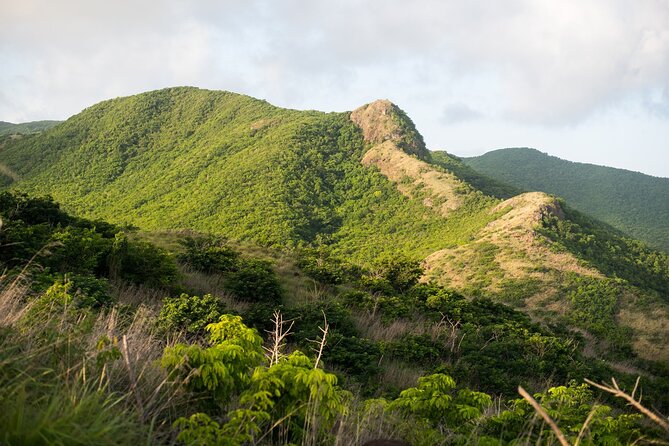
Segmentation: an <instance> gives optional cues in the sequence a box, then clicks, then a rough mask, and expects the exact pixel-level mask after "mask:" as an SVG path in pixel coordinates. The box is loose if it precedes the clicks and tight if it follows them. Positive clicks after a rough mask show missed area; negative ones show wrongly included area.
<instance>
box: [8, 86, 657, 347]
mask: <svg viewBox="0 0 669 446" xmlns="http://www.w3.org/2000/svg"><path fill="white" fill-rule="evenodd" d="M0 166H2V170H0V172H2V174H3V175H2V178H3V181H4V184H5V185H6V186H8V187H10V188H11V189H15V190H22V191H25V192H28V193H30V194H32V195H34V194H37V195H40V194H50V195H52V196H53V197H54V198H55V199H56V200H57V201H58V202H60V203H62V204H63V207H64V208H65V209H66V210H67V211H69V212H72V213H74V214H75V215H77V216H80V217H85V218H90V219H103V220H106V221H109V222H111V223H115V224H119V225H125V224H130V225H134V226H138V227H140V228H142V229H143V230H144V231H150V232H151V231H154V232H155V231H164V230H172V231H174V230H196V231H200V232H204V233H211V234H217V235H221V236H224V237H226V238H228V239H229V240H235V241H241V242H252V243H255V244H260V245H263V246H272V247H277V248H280V249H288V250H292V249H301V248H305V247H306V248H318V249H322V250H325V251H327V252H328V253H329V255H333V256H337V257H340V258H344V259H346V260H347V261H350V262H353V263H356V264H358V265H361V266H363V267H368V266H370V265H372V264H374V263H375V262H377V261H378V260H379V259H380V258H383V257H386V258H388V257H398V256H404V257H407V258H410V259H415V260H419V261H422V262H423V265H424V267H425V275H424V277H423V279H424V280H433V281H435V282H436V283H439V284H441V285H444V286H447V287H449V288H451V289H454V290H457V291H458V292H460V293H463V294H465V295H467V296H469V297H475V296H490V297H495V298H496V299H497V300H500V301H503V302H508V303H511V304H513V305H515V306H518V307H524V308H525V310H526V311H527V312H528V313H529V314H531V315H532V316H533V317H535V318H536V319H537V320H543V321H550V320H555V319H556V318H558V319H560V320H564V321H566V323H568V324H571V325H572V326H576V327H579V329H583V330H587V331H589V332H592V333H594V335H595V337H596V338H597V339H599V340H601V341H602V342H599V343H598V344H597V345H596V346H593V349H594V350H596V351H600V353H598V354H604V353H603V352H605V351H608V352H609V353H611V354H616V353H615V351H619V350H620V348H621V346H628V347H629V349H633V350H635V351H636V352H638V354H639V355H642V356H644V357H647V358H649V359H657V358H662V359H667V360H669V356H667V355H669V350H668V349H666V348H665V347H666V345H669V331H668V330H666V321H669V305H668V303H669V260H668V259H667V256H666V255H663V254H659V253H656V252H654V251H652V250H650V249H648V248H647V247H645V246H643V245H642V244H639V243H637V242H635V241H633V240H629V239H626V238H624V237H622V236H621V234H618V233H615V232H612V231H611V230H609V229H607V228H604V227H602V226H601V224H598V223H596V222H592V221H590V220H589V219H588V218H587V217H584V216H583V215H581V214H579V213H578V212H576V211H572V210H570V208H569V207H568V206H566V205H565V204H564V203H561V202H559V201H558V200H556V199H555V198H553V197H551V196H549V195H547V194H545V193H542V192H531V193H524V194H515V193H514V190H513V189H512V188H509V187H507V186H504V185H503V184H501V183H500V182H497V181H494V180H489V179H487V178H485V177H484V176H482V175H480V174H478V173H477V172H476V171H475V170H472V169H471V168H469V167H467V166H466V165H464V164H463V163H462V162H461V161H460V160H459V159H457V158H454V157H450V156H448V155H447V154H444V153H431V152H429V151H428V150H427V149H426V147H425V144H424V142H423V139H422V137H421V136H420V134H419V133H418V132H417V130H416V128H415V127H414V125H413V123H412V122H411V120H410V119H409V118H408V117H407V116H406V114H404V112H402V110H400V109H399V108H398V107H397V106H396V105H394V104H392V103H391V102H389V101H385V100H379V101H375V102H373V103H371V104H367V105H364V106H362V107H360V108H358V109H356V110H354V111H352V112H345V113H323V112H317V111H297V110H286V109H281V108H278V107H275V106H272V105H270V104H268V103H267V102H265V101H261V100H257V99H253V98H250V97H247V96H243V95H238V94H234V93H229V92H220V91H207V90H200V89H196V88H170V89H165V90H159V91H153V92H148V93H144V94H140V95H136V96H132V97H126V98H118V99H113V100H109V101H105V102H102V103H100V104H97V105H94V106H92V107H90V108H88V109H86V110H84V111H83V112H81V113H80V114H78V115H76V116H73V117H72V118H70V119H68V120H67V121H65V122H63V123H62V124H60V125H58V126H55V127H53V128H51V129H49V130H47V131H45V132H43V133H40V134H38V135H35V136H31V137H28V138H23V139H15V140H11V141H8V142H7V143H6V144H5V145H4V146H2V148H0ZM496 197H500V198H496ZM502 199H505V200H504V201H503V200H502ZM621 252H622V253H625V254H624V255H621ZM593 295H594V296H596V299H595V298H594V297H593ZM649 315H652V317H653V318H654V320H656V321H657V323H649V322H648V321H650V319H649ZM642 321H645V322H642Z"/></svg>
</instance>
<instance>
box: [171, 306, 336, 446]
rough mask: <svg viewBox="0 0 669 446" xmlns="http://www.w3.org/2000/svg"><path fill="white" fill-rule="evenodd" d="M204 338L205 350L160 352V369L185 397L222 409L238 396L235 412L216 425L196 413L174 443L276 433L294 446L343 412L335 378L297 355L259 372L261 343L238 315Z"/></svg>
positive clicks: (225, 441) (235, 440) (238, 440)
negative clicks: (203, 396) (194, 395)
mask: <svg viewBox="0 0 669 446" xmlns="http://www.w3.org/2000/svg"><path fill="white" fill-rule="evenodd" d="M207 331H209V342H210V344H211V346H210V347H207V348H203V347H200V346H197V345H184V344H179V345H176V346H174V347H171V348H167V349H165V354H164V355H163V359H162V364H163V367H165V368H166V369H167V370H168V371H169V372H170V374H172V375H173V376H174V377H176V378H178V379H179V380H181V382H182V383H183V384H184V385H185V386H186V387H187V388H188V389H190V390H191V391H195V392H208V393H210V394H211V395H212V396H213V397H214V398H215V399H216V400H217V401H218V402H220V403H223V404H224V405H227V404H228V403H229V402H230V401H231V398H233V397H235V396H237V397H238V399H237V401H238V407H239V409H236V410H234V411H232V412H230V413H228V416H227V422H226V423H223V424H219V423H218V422H216V421H213V420H211V418H210V417H209V416H208V415H206V414H202V413H198V414H195V415H193V416H191V417H190V418H189V419H185V418H181V419H179V421H177V423H176V424H175V427H177V428H179V429H180V430H181V432H180V434H179V440H181V441H183V442H185V443H186V444H214V445H234V444H242V443H244V442H251V441H255V440H257V437H258V436H259V435H275V432H278V431H281V432H283V434H282V435H287V436H288V437H289V439H290V440H291V441H295V442H299V441H300V439H301V438H302V437H303V436H304V435H306V432H310V433H313V434H314V435H316V436H320V435H325V434H326V432H327V431H328V430H329V429H330V428H331V427H332V425H333V423H334V421H335V420H336V418H337V417H338V416H340V415H342V414H344V413H345V412H346V410H347V407H348V405H347V401H348V398H349V394H348V393H347V392H344V391H342V390H340V389H339V388H338V387H337V378H336V377H335V375H333V374H331V373H327V372H325V371H323V370H321V369H318V368H315V367H314V363H313V361H312V360H311V359H309V358H308V357H307V356H306V355H304V354H303V353H301V352H299V351H298V352H293V353H292V354H290V355H288V356H286V357H284V358H282V359H281V360H280V361H279V362H278V363H275V364H274V365H272V366H271V367H267V366H259V365H260V364H261V362H262V360H263V354H262V339H261V338H260V336H259V335H258V332H257V331H256V330H254V329H251V328H248V327H246V326H245V325H244V324H243V323H242V320H241V318H240V317H239V316H231V315H223V316H221V318H220V320H219V322H217V323H214V324H210V325H208V326H207ZM263 432H264V434H262V433H263Z"/></svg>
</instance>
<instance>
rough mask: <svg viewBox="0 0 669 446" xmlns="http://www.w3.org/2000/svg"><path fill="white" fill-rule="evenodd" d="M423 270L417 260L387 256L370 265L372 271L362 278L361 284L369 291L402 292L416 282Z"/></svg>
mask: <svg viewBox="0 0 669 446" xmlns="http://www.w3.org/2000/svg"><path fill="white" fill-rule="evenodd" d="M423 272H424V271H423V268H422V267H421V265H420V262H419V261H417V260H411V259H407V258H402V257H388V258H384V259H382V260H379V261H377V262H376V263H375V265H374V266H373V267H372V273H371V274H370V275H368V276H365V277H363V279H362V280H363V285H364V286H365V287H366V288H367V289H369V290H370V291H371V292H375V293H385V294H395V293H404V292H406V291H408V290H409V289H411V287H413V286H414V285H416V284H417V283H418V279H419V278H420V277H421V276H422V275H423Z"/></svg>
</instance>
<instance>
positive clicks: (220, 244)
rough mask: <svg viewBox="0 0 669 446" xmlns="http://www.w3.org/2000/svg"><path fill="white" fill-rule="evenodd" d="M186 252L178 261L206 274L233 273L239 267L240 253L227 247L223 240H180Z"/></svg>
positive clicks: (180, 255)
mask: <svg viewBox="0 0 669 446" xmlns="http://www.w3.org/2000/svg"><path fill="white" fill-rule="evenodd" d="M179 244H181V245H182V246H183V248H184V252H182V253H180V254H179V255H178V256H177V259H178V260H179V261H180V262H182V263H184V264H186V265H188V266H190V267H191V268H193V269H195V270H198V271H203V272H206V273H223V272H227V271H233V270H234V269H236V268H237V266H238V261H239V253H238V252H237V251H235V250H233V249H232V248H230V247H228V246H225V244H224V241H223V239H221V238H220V237H214V236H200V237H185V238H183V239H180V240H179Z"/></svg>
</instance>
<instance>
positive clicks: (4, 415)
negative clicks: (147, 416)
mask: <svg viewBox="0 0 669 446" xmlns="http://www.w3.org/2000/svg"><path fill="white" fill-rule="evenodd" d="M0 382H1V384H2V385H1V386H0V387H1V390H0V443H2V444H4V445H7V446H20V445H38V444H48V445H63V446H64V445H73V446H87V445H93V444H95V445H101V446H107V445H109V446H112V445H118V446H121V445H127V444H139V443H140V442H141V441H142V440H143V438H145V435H146V433H145V432H143V431H144V427H143V426H141V425H139V423H138V422H137V421H136V417H135V415H134V414H133V413H132V412H131V411H129V410H127V409H126V408H124V407H123V401H122V399H121V398H119V397H118V396H113V395H104V394H102V393H100V392H96V391H95V390H94V389H90V388H87V387H85V386H84V387H83V388H82V387H81V386H74V387H73V386H53V387H49V386H40V387H39V388H38V389H31V388H30V387H29V385H27V384H26V383H25V382H9V383H8V382H7V381H5V380H3V381H0Z"/></svg>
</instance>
